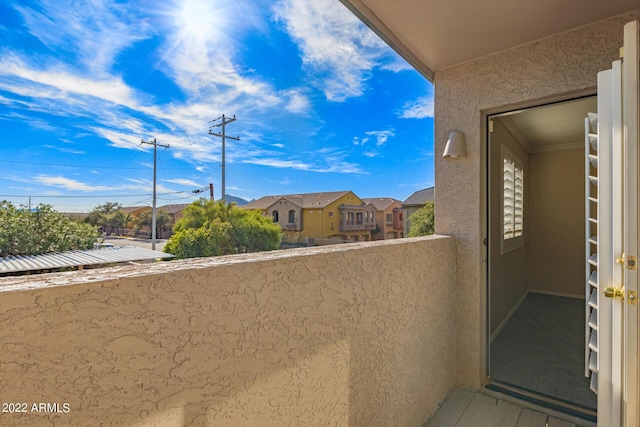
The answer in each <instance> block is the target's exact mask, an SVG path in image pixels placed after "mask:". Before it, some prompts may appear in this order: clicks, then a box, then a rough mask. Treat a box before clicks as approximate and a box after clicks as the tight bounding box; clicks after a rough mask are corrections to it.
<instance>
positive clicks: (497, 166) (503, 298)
mask: <svg viewBox="0 0 640 427" xmlns="http://www.w3.org/2000/svg"><path fill="white" fill-rule="evenodd" d="M492 121H493V132H492V133H491V135H490V141H489V156H490V158H489V165H490V166H489V167H490V170H489V174H490V175H489V182H490V187H489V191H490V195H489V199H490V212H491V213H490V221H491V223H490V227H489V229H490V235H489V249H490V254H489V275H490V276H489V283H490V290H489V301H490V307H491V311H490V322H489V323H490V333H491V335H492V336H493V334H494V332H496V330H498V328H500V326H501V325H502V323H503V322H504V321H505V320H506V319H507V318H508V317H509V315H510V313H511V311H512V310H513V309H514V308H515V306H516V305H517V304H518V302H520V300H521V299H522V298H523V297H524V296H525V295H526V293H527V291H528V290H529V279H528V276H529V274H528V273H529V266H528V261H529V256H528V253H529V250H528V245H527V241H528V235H529V234H530V233H529V229H528V224H527V220H528V215H527V212H528V210H529V209H528V206H529V205H530V203H528V202H527V200H528V196H527V195H528V193H529V191H528V188H529V182H530V179H529V167H528V160H527V159H528V154H527V152H526V151H525V150H524V149H523V148H522V146H521V145H520V144H519V143H518V141H517V140H516V139H515V138H514V137H513V136H512V135H511V133H509V131H508V130H507V129H506V128H505V127H504V125H503V124H502V123H501V122H500V120H499V119H496V120H492ZM503 146H505V147H507V148H508V149H509V150H510V151H511V152H512V153H513V154H514V155H515V156H516V157H517V158H518V159H519V160H520V161H521V162H522V164H523V167H524V215H525V218H524V221H525V223H524V228H523V237H524V245H523V246H522V247H520V248H517V249H514V250H511V251H509V252H506V253H504V254H502V253H501V252H502V250H501V245H500V241H501V238H502V215H501V214H500V213H501V211H502V182H503V177H502V166H501V165H502V147H503Z"/></svg>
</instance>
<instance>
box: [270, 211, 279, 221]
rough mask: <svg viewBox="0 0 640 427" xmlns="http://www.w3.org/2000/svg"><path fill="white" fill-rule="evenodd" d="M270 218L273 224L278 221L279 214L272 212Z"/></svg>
mask: <svg viewBox="0 0 640 427" xmlns="http://www.w3.org/2000/svg"><path fill="white" fill-rule="evenodd" d="M271 216H272V217H273V222H278V221H280V214H279V213H278V211H273V212H272V213H271Z"/></svg>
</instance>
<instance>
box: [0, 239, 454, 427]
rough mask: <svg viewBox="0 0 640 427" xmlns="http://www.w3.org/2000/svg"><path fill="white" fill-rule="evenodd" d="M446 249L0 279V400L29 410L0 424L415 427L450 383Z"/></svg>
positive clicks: (340, 251) (329, 250)
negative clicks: (44, 408) (36, 408)
mask: <svg viewBox="0 0 640 427" xmlns="http://www.w3.org/2000/svg"><path fill="white" fill-rule="evenodd" d="M455 244H456V243H455V241H454V239H452V238H450V237H444V236H432V237H427V238H416V239H403V240H391V241H379V242H367V243H354V244H348V245H339V246H331V247H321V248H305V249H296V250H289V251H275V252H269V253H262V254H248V255H237V256H228V257H219V258H208V259H195V260H186V261H174V262H166V263H158V264H152V265H140V266H126V267H113V268H110V269H100V270H85V271H78V272H69V273H58V274H46V275H41V276H32V277H19V278H3V279H0V336H1V338H0V372H1V373H2V375H0V401H1V402H13V403H21V402H24V403H26V404H27V405H26V409H27V412H26V413H1V412H0V425H18V426H20V425H22V426H27V425H28V426H37V425H70V426H74V425H75V426H98V425H129V426H256V425H260V426H280V425H296V426H298V425H300V426H301V425H318V426H319V425H322V426H329V425H338V426H346V425H349V426H396V425H407V426H409V425H422V423H423V422H425V421H426V420H427V419H428V418H429V416H430V415H431V414H432V413H433V411H434V410H435V409H436V407H437V405H438V403H439V402H441V401H442V400H443V399H444V398H445V397H446V396H447V395H448V393H449V392H450V391H451V389H452V388H453V387H454V385H455V383H456V366H455V361H456V354H455V351H456V334H455V323H456V322H455V318H454V314H455V305H454V301H453V291H454V288H455ZM34 403H36V404H38V403H49V404H51V405H50V406H49V407H48V408H49V409H50V410H53V409H54V408H56V407H55V406H54V405H53V404H55V403H57V404H58V405H57V410H58V411H63V412H59V413H50V412H49V413H38V412H32V408H33V404H34ZM64 404H68V406H65V405H64ZM66 408H68V409H69V411H68V412H66V413H65V412H64V410H65V409H66Z"/></svg>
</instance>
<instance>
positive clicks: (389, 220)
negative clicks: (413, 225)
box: [387, 214, 393, 224]
mask: <svg viewBox="0 0 640 427" xmlns="http://www.w3.org/2000/svg"><path fill="white" fill-rule="evenodd" d="M392 222H393V214H387V224H390V223H392Z"/></svg>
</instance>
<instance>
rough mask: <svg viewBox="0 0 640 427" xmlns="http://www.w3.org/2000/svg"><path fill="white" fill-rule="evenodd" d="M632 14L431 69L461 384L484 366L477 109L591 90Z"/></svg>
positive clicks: (440, 218) (442, 228)
mask: <svg viewBox="0 0 640 427" xmlns="http://www.w3.org/2000/svg"><path fill="white" fill-rule="evenodd" d="M634 19H640V10H638V11H635V12H633V13H627V14H625V15H623V16H619V17H616V18H613V19H609V20H606V21H602V22H598V23H595V24H592V25H588V26H585V27H581V28H578V29H575V30H572V31H568V32H566V33H562V34H557V35H554V36H551V37H548V38H545V39H542V40H539V41H536V42H532V43H529V44H526V45H523V46H520V47H517V48H514V49H510V50H507V51H504V52H501V53H498V54H495V55H491V56H488V57H485V58H482V59H480V60H478V61H474V62H471V63H467V64H463V65H460V66H457V67H454V68H451V69H447V70H443V71H440V72H438V73H436V74H435V78H434V84H435V158H436V188H437V189H438V191H437V200H436V203H435V210H436V212H435V217H436V232H437V233H440V234H450V235H454V236H456V237H457V239H458V254H457V268H458V273H457V281H456V292H455V295H456V306H457V308H456V310H457V314H456V319H457V320H458V323H457V338H458V339H457V342H458V352H457V354H458V374H459V377H458V381H459V382H460V383H461V384H467V385H470V386H476V385H479V383H480V381H481V379H482V372H483V366H484V361H483V357H484V356H483V355H484V342H483V339H484V337H485V336H486V332H485V312H484V305H485V300H486V291H485V289H484V277H485V272H484V271H485V270H484V264H483V262H482V260H483V257H484V247H483V244H482V240H483V238H484V237H485V236H484V232H483V223H484V218H483V215H484V214H483V203H482V200H483V198H484V194H483V193H484V188H483V186H482V182H483V179H484V178H483V176H484V171H483V167H484V166H483V154H482V153H483V151H482V150H483V148H482V147H484V145H483V144H484V142H483V141H484V126H485V125H484V123H483V120H482V118H483V114H486V113H488V112H491V113H493V112H498V111H505V110H509V109H513V108H517V107H521V106H523V105H527V104H528V105H531V104H534V103H536V102H540V103H542V102H545V101H549V100H552V99H558V98H562V97H565V96H568V95H570V94H573V93H586V92H588V91H589V90H593V89H594V88H595V86H596V74H597V72H598V71H601V70H604V69H607V68H610V66H611V62H612V61H613V60H615V59H617V57H618V54H619V48H620V46H621V45H622V32H623V26H624V24H625V23H626V22H629V21H632V20H634ZM451 130H459V131H462V132H463V133H464V134H465V136H466V141H467V158H464V159H455V160H454V159H443V158H442V153H443V151H444V145H445V143H446V140H447V135H448V133H449V132H450V131H451Z"/></svg>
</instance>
